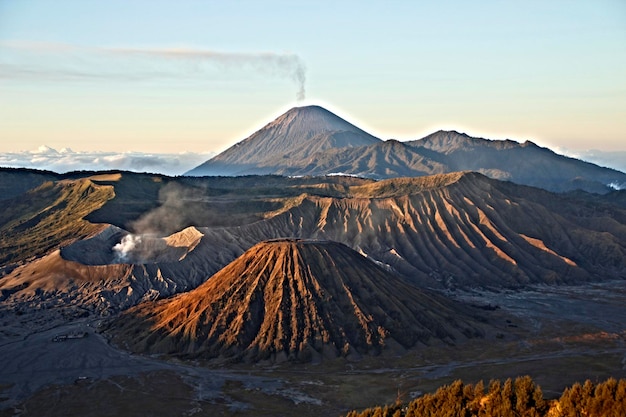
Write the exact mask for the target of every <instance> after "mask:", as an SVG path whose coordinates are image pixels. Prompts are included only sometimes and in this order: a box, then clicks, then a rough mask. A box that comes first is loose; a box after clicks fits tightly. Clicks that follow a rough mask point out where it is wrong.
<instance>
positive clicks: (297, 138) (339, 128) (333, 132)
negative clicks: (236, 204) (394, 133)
mask: <svg viewBox="0 0 626 417" xmlns="http://www.w3.org/2000/svg"><path fill="white" fill-rule="evenodd" d="M378 142H381V140H380V139H378V138H376V137H374V136H372V135H370V134H369V133H367V132H365V131H363V130H361V129H359V128H358V127H356V126H354V125H352V124H350V123H349V122H347V121H345V120H343V119H342V118H340V117H339V116H337V115H335V114H333V113H331V112H330V111H328V110H326V109H324V108H322V107H319V106H306V107H295V108H293V109H291V110H289V111H288V112H286V113H285V114H283V115H282V116H280V117H278V118H277V119H276V120H274V121H273V122H271V123H269V124H267V125H266V126H265V127H263V128H262V129H260V130H259V131H257V132H255V133H254V134H252V135H251V136H250V137H248V138H247V139H244V140H243V141H241V142H239V143H237V144H235V145H234V146H232V147H230V148H229V149H227V150H226V151H224V152H222V153H221V154H219V155H217V156H215V157H214V158H212V159H210V160H208V161H207V162H205V163H203V164H201V165H200V166H198V167H196V168H194V169H192V170H191V171H189V172H187V173H186V175H191V176H203V175H245V174H269V173H279V172H278V171H277V169H279V168H280V167H283V166H287V165H289V164H290V163H291V161H293V160H297V161H302V160H307V159H309V158H310V156H311V155H313V154H316V153H319V152H323V151H325V150H328V149H338V148H352V147H359V146H364V145H371V144H373V143H378Z"/></svg>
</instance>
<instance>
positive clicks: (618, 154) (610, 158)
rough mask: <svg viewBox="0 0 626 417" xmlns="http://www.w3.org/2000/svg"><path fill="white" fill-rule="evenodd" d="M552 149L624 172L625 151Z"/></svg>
mask: <svg viewBox="0 0 626 417" xmlns="http://www.w3.org/2000/svg"><path fill="white" fill-rule="evenodd" d="M554 151H555V152H556V153H559V154H561V155H566V156H569V157H572V158H576V159H581V160H583V161H587V162H591V163H594V164H596V165H600V166H602V167H607V168H613V169H616V170H618V171H622V172H626V151H610V152H609V151H600V150H597V149H589V150H583V151H573V150H570V149H567V148H561V147H558V148H555V149H554Z"/></svg>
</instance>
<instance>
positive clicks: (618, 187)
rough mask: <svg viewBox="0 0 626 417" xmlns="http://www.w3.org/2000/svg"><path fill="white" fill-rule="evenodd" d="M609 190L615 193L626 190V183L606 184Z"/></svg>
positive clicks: (614, 182)
mask: <svg viewBox="0 0 626 417" xmlns="http://www.w3.org/2000/svg"><path fill="white" fill-rule="evenodd" d="M607 185H608V186H609V187H610V188H612V189H614V190H616V191H620V190H626V183H621V184H620V183H618V182H617V181H613V182H612V183H610V184H607Z"/></svg>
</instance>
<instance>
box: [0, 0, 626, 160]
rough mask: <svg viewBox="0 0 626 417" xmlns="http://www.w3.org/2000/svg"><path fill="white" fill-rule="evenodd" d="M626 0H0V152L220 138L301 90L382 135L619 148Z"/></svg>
mask: <svg viewBox="0 0 626 417" xmlns="http://www.w3.org/2000/svg"><path fill="white" fill-rule="evenodd" d="M625 28H626V4H625V3H623V2H620V1H618V0H600V1H596V2H585V1H573V2H572V1H564V0H560V1H553V2H524V3H508V2H504V3H503V2H496V1H484V2H480V3H479V4H475V3H467V2H461V1H449V2H442V3H437V4H430V3H414V2H406V3H405V2H393V3H384V4H382V3H381V4H363V3H360V2H359V3H357V2H353V1H347V2H341V3H339V4H334V3H333V4H331V3H323V2H322V3H320V2H302V3H299V4H298V5H293V4H291V3H287V2H281V1H271V2H247V1H244V2H237V3H236V4H234V3H233V4H230V3H213V2H188V3H173V2H164V1H150V2H148V1H146V0H138V1H133V2H130V3H129V2H119V1H112V2H106V3H94V2H76V1H69V0H61V1H57V2H45V1H32V2H18V1H6V2H1V3H0V112H2V114H3V118H2V119H1V120H0V137H2V139H3V140H2V141H1V142H0V153H15V152H23V151H29V150H31V151H32V150H36V149H37V148H38V147H39V146H42V145H47V146H49V147H51V148H54V149H63V148H71V149H74V150H75V151H77V152H96V151H97V152H113V153H125V152H140V153H160V154H175V153H181V152H192V153H206V152H214V153H219V152H221V151H223V150H225V149H226V148H228V147H230V146H232V145H233V144H235V143H236V142H238V141H240V140H242V139H244V138H245V137H247V136H248V135H250V134H251V133H253V132H254V131H255V130H257V129H259V128H260V127H262V126H263V125H264V124H266V123H267V122H269V121H271V120H273V118H275V117H276V116H278V115H280V114H281V113H283V112H284V111H286V110H288V109H289V108H291V107H294V106H302V105H308V104H319V105H322V106H324V107H326V108H328V109H329V110H331V111H333V112H335V113H337V114H338V115H339V116H341V117H344V118H346V120H348V121H349V122H351V123H354V124H356V125H357V126H359V127H361V128H362V129H364V130H366V131H368V132H369V133H371V134H373V135H375V136H377V137H380V138H381V139H392V138H393V139H398V140H413V139H419V138H421V137H423V136H425V135H427V134H429V133H432V132H433V131H436V130H440V129H444V130H452V129H454V130H458V131H463V132H466V133H468V134H470V135H472V136H477V137H485V138H489V139H506V138H508V139H513V140H517V141H520V142H523V141H525V140H531V141H533V142H535V143H537V144H539V145H541V146H547V147H550V148H551V149H568V150H570V151H571V152H572V153H576V152H578V153H583V152H586V151H589V150H592V149H595V150H600V151H603V152H614V151H624V150H626V146H625V145H624V142H625V141H624V132H625V131H626V129H625V128H626V120H624V117H623V115H624V114H626V79H625V78H624V76H623V74H624V73H626V52H624V51H625V50H624V48H623V46H624V44H625V41H626V32H625V31H624V29H625Z"/></svg>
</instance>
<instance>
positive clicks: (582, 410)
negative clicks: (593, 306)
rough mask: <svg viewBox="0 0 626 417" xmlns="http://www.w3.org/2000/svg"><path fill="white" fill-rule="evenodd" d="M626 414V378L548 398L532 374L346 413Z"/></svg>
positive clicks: (403, 416)
mask: <svg viewBox="0 0 626 417" xmlns="http://www.w3.org/2000/svg"><path fill="white" fill-rule="evenodd" d="M625 415H626V379H620V380H619V381H618V380H616V379H614V378H609V379H608V380H606V381H604V382H600V383H597V384H594V383H593V382H591V381H590V380H587V381H586V382H585V383H584V384H582V385H581V384H580V383H576V384H574V385H573V386H571V387H569V388H566V389H565V390H564V391H563V394H562V395H561V397H560V398H559V399H558V400H546V399H545V398H544V396H543V392H542V391H541V388H540V387H539V386H538V385H536V384H535V383H534V382H533V380H532V379H531V378H530V377H529V376H523V377H518V378H516V379H515V380H512V379H510V378H509V379H507V380H506V381H505V382H504V383H502V382H501V381H499V380H492V381H491V382H490V383H489V386H488V387H485V386H484V383H483V382H482V381H480V382H478V383H477V384H464V383H463V382H462V381H461V380H457V381H454V382H453V383H452V384H450V385H444V386H443V387H441V388H439V389H438V390H437V392H435V393H434V394H426V395H423V396H422V397H419V398H417V399H415V400H413V401H411V402H409V403H408V404H402V403H401V402H397V403H396V404H393V405H387V406H382V407H372V408H368V409H365V410H363V411H361V412H357V411H351V412H349V413H348V414H347V415H346V417H418V416H419V417H423V416H424V417H426V416H428V417H473V416H476V417H479V416H484V417H561V416H563V417H565V416H567V417H569V416H587V417H623V416H625Z"/></svg>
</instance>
